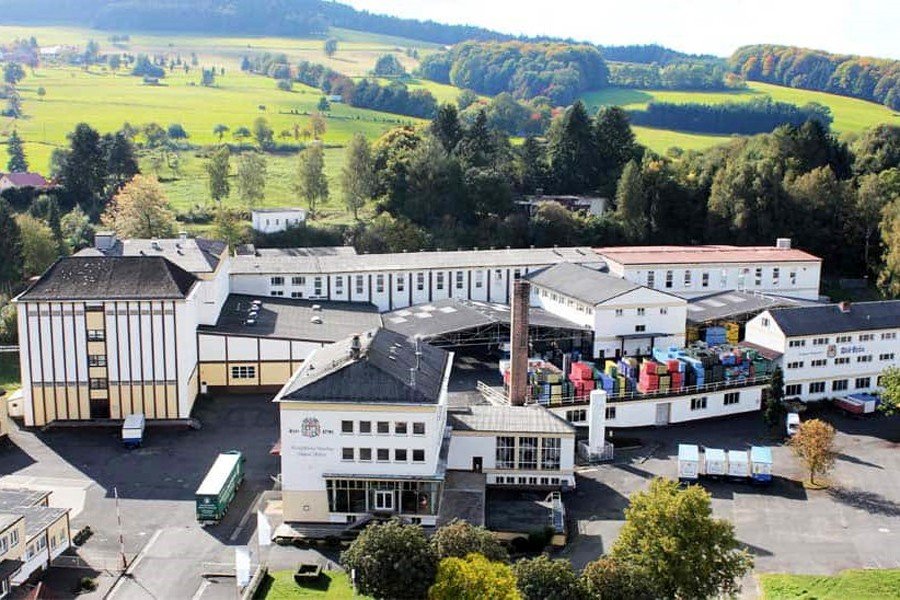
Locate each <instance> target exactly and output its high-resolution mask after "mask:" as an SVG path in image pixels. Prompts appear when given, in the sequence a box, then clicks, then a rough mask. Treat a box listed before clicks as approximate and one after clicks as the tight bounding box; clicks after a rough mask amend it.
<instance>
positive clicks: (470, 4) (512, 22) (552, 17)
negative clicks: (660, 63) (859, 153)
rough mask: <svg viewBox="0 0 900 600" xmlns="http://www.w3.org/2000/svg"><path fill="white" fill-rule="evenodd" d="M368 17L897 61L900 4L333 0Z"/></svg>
mask: <svg viewBox="0 0 900 600" xmlns="http://www.w3.org/2000/svg"><path fill="white" fill-rule="evenodd" d="M339 1H341V2H346V3H347V4H351V5H353V6H355V7H356V8H362V9H366V10H369V11H371V12H378V13H384V14H391V15H397V16H402V17H412V18H416V19H433V20H435V21H439V22H442V23H465V24H471V25H480V26H482V27H487V28H490V29H495V30H497V31H502V32H506V33H512V34H526V35H548V36H553V37H564V38H565V37H572V38H575V39H578V40H586V41H590V42H594V43H597V44H604V45H619V44H649V43H658V44H662V45H664V46H669V47H671V48H674V49H676V50H682V51H684V52H692V53H705V54H716V55H720V56H727V55H729V54H731V52H732V51H733V50H734V49H735V48H737V47H738V46H741V45H744V44H753V43H776V44H788V45H793V46H805V47H810V48H821V49H824V50H829V51H831V52H839V53H852V54H863V55H871V56H879V57H886V58H894V59H900V0H843V1H840V0H819V1H810V0H752V1H751V0H681V1H677V0H643V1H640V0H615V1H612V2H610V1H608V0H541V1H540V2H538V1H536V0H339Z"/></svg>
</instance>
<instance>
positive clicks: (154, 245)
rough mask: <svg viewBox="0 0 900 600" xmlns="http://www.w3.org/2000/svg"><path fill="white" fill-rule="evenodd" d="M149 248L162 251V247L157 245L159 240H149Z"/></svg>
mask: <svg viewBox="0 0 900 600" xmlns="http://www.w3.org/2000/svg"><path fill="white" fill-rule="evenodd" d="M150 247H151V248H153V249H154V250H162V246H160V245H159V240H151V241H150Z"/></svg>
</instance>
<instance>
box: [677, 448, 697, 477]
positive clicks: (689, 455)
mask: <svg viewBox="0 0 900 600" xmlns="http://www.w3.org/2000/svg"><path fill="white" fill-rule="evenodd" d="M699 476H700V448H699V447H698V446H697V445H696V444H678V480H679V481H687V482H692V481H697V478H698V477H699Z"/></svg>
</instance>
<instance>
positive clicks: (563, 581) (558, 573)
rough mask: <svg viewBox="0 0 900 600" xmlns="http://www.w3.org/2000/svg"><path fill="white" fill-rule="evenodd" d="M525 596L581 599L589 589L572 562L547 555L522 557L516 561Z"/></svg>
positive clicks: (540, 599) (527, 599)
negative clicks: (554, 558) (586, 588)
mask: <svg viewBox="0 0 900 600" xmlns="http://www.w3.org/2000/svg"><path fill="white" fill-rule="evenodd" d="M513 574H515V576H516V581H517V582H518V583H517V586H518V588H519V593H520V594H521V595H522V598H523V600H579V599H583V598H586V594H587V591H586V590H585V587H584V585H583V583H582V581H581V579H579V577H578V574H577V573H576V572H575V569H573V568H572V563H571V562H569V561H568V560H565V559H556V560H553V559H551V558H550V557H548V556H546V555H543V554H542V555H541V556H537V557H535V558H523V559H522V560H519V561H518V562H516V563H515V564H514V565H513Z"/></svg>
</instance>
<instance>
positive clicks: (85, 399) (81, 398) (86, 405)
mask: <svg viewBox="0 0 900 600" xmlns="http://www.w3.org/2000/svg"><path fill="white" fill-rule="evenodd" d="M88 392H89V390H88V386H86V385H80V386H78V398H77V400H78V404H79V405H80V406H81V418H83V419H90V418H91V401H90V394H89V393H88Z"/></svg>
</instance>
